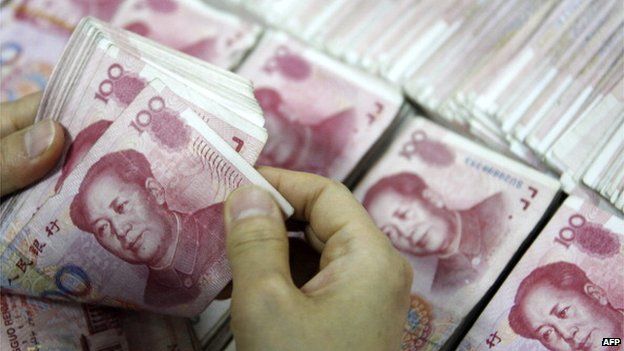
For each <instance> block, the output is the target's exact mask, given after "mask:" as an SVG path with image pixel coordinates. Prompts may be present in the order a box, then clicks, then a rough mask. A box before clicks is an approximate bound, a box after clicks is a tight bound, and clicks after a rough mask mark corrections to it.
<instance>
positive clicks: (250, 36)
mask: <svg viewBox="0 0 624 351" xmlns="http://www.w3.org/2000/svg"><path fill="white" fill-rule="evenodd" d="M165 23H166V25H163V24H165ZM111 24H112V25H114V26H117V27H120V28H124V29H127V30H129V31H132V32H135V33H137V34H140V35H142V36H144V37H147V38H150V39H153V40H154V41H157V42H159V43H161V44H164V45H166V46H168V47H171V48H174V49H176V50H180V51H181V52H184V53H186V54H189V55H191V56H195V57H197V58H200V59H202V60H205V61H207V62H210V63H212V64H215V65H217V66H220V67H224V68H233V67H234V66H236V65H237V64H238V63H239V62H240V60H241V58H242V57H243V55H245V53H246V52H247V50H249V49H250V48H251V47H252V46H253V45H254V44H255V42H256V39H257V37H258V35H259V34H260V26H258V25H255V24H252V23H249V22H246V21H244V20H242V19H239V18H237V17H234V16H233V15H230V14H228V13H225V12H222V11H218V10H215V9H213V8H211V7H209V6H207V5H206V4H205V3H203V2H201V1H198V0H184V1H180V0H166V1H146V0H127V1H124V3H123V4H122V6H121V7H120V8H119V10H118V11H117V12H116V14H115V16H114V17H113V18H112V20H111Z"/></svg>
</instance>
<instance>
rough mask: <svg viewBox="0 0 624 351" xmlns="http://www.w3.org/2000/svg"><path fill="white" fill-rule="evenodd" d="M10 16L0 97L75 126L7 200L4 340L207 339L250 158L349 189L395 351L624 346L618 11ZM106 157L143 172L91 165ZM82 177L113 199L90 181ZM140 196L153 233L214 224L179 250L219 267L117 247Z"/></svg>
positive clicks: (132, 0) (88, 2)
mask: <svg viewBox="0 0 624 351" xmlns="http://www.w3.org/2000/svg"><path fill="white" fill-rule="evenodd" d="M87 15H90V16H93V17H96V18H98V19H100V20H102V21H104V22H108V23H110V24H111V25H110V26H109V25H107V24H104V23H102V22H99V21H97V20H94V19H90V20H88V21H86V22H82V23H81V24H80V25H78V24H79V22H80V19H81V18H82V17H83V16H87ZM0 20H1V26H2V27H1V28H2V30H1V31H0V40H1V42H2V46H1V51H2V61H1V62H0V66H1V69H2V81H1V82H0V93H1V99H2V101H5V100H14V99H17V98H19V97H20V96H23V95H24V94H27V93H29V92H32V91H36V90H42V89H43V87H45V86H46V85H49V89H47V90H46V93H45V94H44V98H43V102H42V107H41V110H40V113H39V116H38V118H43V117H51V118H55V119H57V120H59V121H60V122H61V123H62V124H63V125H64V126H65V127H66V128H67V132H68V134H69V137H70V138H71V140H72V141H73V143H72V144H71V146H70V147H69V150H68V151H67V154H66V156H65V157H64V159H63V162H62V164H61V165H60V166H59V169H57V170H55V171H54V172H53V173H52V174H51V175H50V176H49V177H48V178H46V179H45V180H44V181H43V182H41V183H39V184H37V185H36V186H34V187H32V188H31V189H30V190H29V191H26V192H23V193H20V194H17V195H16V196H14V197H11V198H7V199H3V203H2V208H1V210H2V222H1V223H0V225H1V227H0V228H1V232H0V233H1V235H0V236H1V238H2V241H1V245H2V246H1V249H2V257H1V260H2V261H1V262H2V270H3V271H2V281H1V283H2V289H3V290H2V305H1V308H2V314H3V318H4V316H7V317H6V318H4V325H3V327H2V328H1V330H0V332H2V337H1V338H0V340H2V341H1V342H0V344H1V345H2V349H4V348H7V349H10V347H13V345H17V344H15V343H18V344H19V345H23V346H22V349H23V348H26V347H29V346H30V347H35V346H37V347H40V348H41V349H46V347H48V349H49V348H52V349H54V347H56V345H62V346H63V347H65V349H79V348H80V347H82V348H83V349H128V350H135V349H137V350H142V349H150V350H151V349H155V350H159V349H160V348H162V349H179V350H194V349H196V348H198V347H200V348H202V349H204V350H222V349H223V348H224V347H226V345H227V344H228V342H229V341H230V339H231V331H230V329H229V325H228V323H229V310H230V308H229V300H218V299H217V300H214V301H212V302H210V301H211V300H212V299H213V298H214V296H215V295H216V294H217V293H218V292H219V291H220V290H221V288H222V287H223V286H224V285H225V284H226V283H227V282H228V281H229V271H228V268H227V262H225V261H224V257H223V255H222V254H223V246H222V245H223V242H222V239H223V237H222V235H223V233H222V231H219V230H217V229H215V228H214V227H213V225H216V224H214V223H219V222H220V220H221V219H220V217H219V206H218V203H220V202H221V201H222V200H223V199H224V198H225V196H227V194H228V193H229V192H230V191H231V190H232V189H234V188H235V187H236V186H238V185H242V184H244V183H249V182H252V183H257V184H261V185H264V186H267V184H266V183H265V182H264V181H263V180H262V179H261V177H259V176H258V174H257V173H255V171H254V170H253V168H251V166H250V165H253V164H260V165H272V166H276V167H282V168H288V169H294V170H302V171H307V172H313V173H317V174H320V175H324V176H327V177H330V178H333V179H336V180H339V181H342V182H344V183H345V184H347V185H348V186H350V187H351V188H352V190H353V191H354V193H355V195H356V197H357V198H358V199H359V200H360V201H361V202H362V204H363V205H364V206H365V208H366V209H367V210H368V211H369V212H370V214H371V217H372V218H373V220H374V221H375V223H377V225H378V226H379V227H380V229H381V231H382V232H383V233H385V234H386V235H387V236H388V237H389V238H390V240H391V241H392V243H393V244H394V245H395V247H396V248H397V249H398V250H399V251H400V252H401V253H402V254H403V255H405V257H406V258H407V259H408V261H409V262H410V263H411V265H412V267H413V269H414V276H415V277H416V279H414V283H413V285H412V289H411V306H410V310H409V313H408V316H407V322H406V324H405V326H404V335H403V337H402V340H401V348H402V350H427V351H433V350H456V349H461V350H463V351H466V350H518V351H520V350H593V349H595V350H598V349H603V348H602V341H603V338H605V339H609V338H620V339H621V338H624V329H623V327H624V317H623V316H624V315H623V314H621V310H622V309H623V308H624V296H623V295H622V291H624V276H622V273H621V271H622V267H623V266H624V255H623V254H622V253H623V252H624V246H623V245H624V228H623V223H624V222H622V212H621V209H622V201H623V199H624V198H623V195H622V193H623V190H624V189H623V187H624V173H623V172H624V168H623V167H624V158H623V157H622V155H624V152H622V151H624V138H623V137H622V135H624V129H623V128H624V81H623V77H624V61H623V60H622V57H623V55H624V44H623V43H624V9H623V7H622V2H621V1H615V0H606V1H597V0H594V1H579V0H548V1H536V0H531V1H516V0H514V1H503V0H492V1H477V0H462V1H451V0H443V1H432V0H399V1H396V0H382V1H370V0H349V1H346V0H339V1H325V0H322V1H314V2H300V1H292V0H281V1H264V0H262V1H247V0H207V1H205V2H201V1H199V0H110V1H93V0H55V1H48V0H12V1H8V2H7V1H5V2H3V3H2V6H1V7H0ZM164 24H166V25H164ZM77 25H78V27H76V26H77ZM74 28H76V30H75V33H74V36H73V37H71V39H70V35H71V33H72V30H73V29H74ZM122 29H125V30H126V31H123V30H122ZM283 30H284V31H283ZM129 32H133V33H135V34H137V35H141V36H142V37H147V38H151V39H153V40H155V41H157V42H159V43H160V44H163V45H164V46H162V45H158V44H155V43H152V42H149V41H147V40H146V39H144V38H142V37H139V36H137V35H134V34H132V33H129ZM65 46H67V48H66V49H65V54H64V55H61V54H62V52H63V49H64V48H65ZM172 49H173V50H172ZM176 50H177V51H176ZM178 51H179V52H178ZM180 52H182V53H185V54H188V55H190V56H194V57H195V59H193V58H191V57H188V56H186V55H183V54H181V53H180ZM57 62H58V63H57ZM206 62H210V63H212V64H214V65H217V66H219V67H222V68H226V69H230V70H233V71H234V72H236V73H237V74H238V75H240V76H242V77H244V79H243V78H240V77H238V76H236V75H233V74H231V73H227V72H225V71H222V70H219V69H217V68H215V67H214V66H212V65H208V64H206ZM53 67H56V68H55V69H54V72H55V73H54V74H53V75H51V74H52V70H53ZM249 81H251V82H252V83H253V87H252V85H251V84H250V82H249ZM404 94H406V96H405V97H404ZM254 98H255V99H254ZM414 102H415V103H416V104H417V106H418V107H419V108H421V109H420V111H416V112H414V111H415V109H414V108H413V107H411V105H412V104H410V103H414ZM416 110H418V108H417V109H416ZM423 112H424V113H425V114H427V116H428V118H424V117H417V116H416V115H417V114H422V113H423ZM265 120H266V123H265ZM163 122H166V125H164V124H162V123H163ZM460 134H463V135H460ZM475 141H476V142H475ZM484 144H485V146H484ZM128 149H132V150H135V151H137V153H138V154H143V156H144V157H140V156H137V154H136V153H134V152H129V153H128V152H124V151H126V150H128ZM115 154H119V155H122V154H123V156H122V157H116V156H110V155H115ZM102 159H104V160H106V161H105V162H106V164H104V165H102V166H97V164H98V162H100V160H102ZM139 159H143V161H140V160H139ZM235 159H236V160H235ZM122 160H123V161H122ZM219 160H222V161H223V162H221V163H219V162H220V161H219ZM122 163H130V164H132V165H133V169H135V170H136V171H137V172H139V173H141V174H142V176H141V179H143V180H145V179H146V178H149V179H151V180H150V182H149V184H150V186H149V187H145V190H142V189H141V190H140V191H139V190H136V189H133V187H132V185H133V184H125V183H126V182H129V183H133V182H132V181H130V180H131V179H133V178H132V177H128V176H126V175H123V176H119V177H115V176H111V177H104V180H105V182H104V184H101V182H102V180H99V181H98V178H101V177H98V176H97V174H98V173H100V172H104V173H105V174H106V173H115V172H112V171H111V172H105V171H108V170H110V169H119V170H122V169H123V167H122V166H121V164H122ZM145 164H147V167H145V166H144V165H145ZM141 165H143V166H141ZM92 169H93V170H92ZM98 169H99V170H98ZM130 173H133V172H130ZM145 174H147V176H145ZM107 178H108V179H107ZM557 178H559V180H557ZM239 180H240V182H239ZM83 183H84V184H83ZM93 183H95V184H96V185H97V184H98V183H100V186H101V187H102V188H103V189H106V191H103V192H101V193H102V195H104V194H105V195H106V196H107V198H95V197H93V196H86V195H84V194H89V188H90V187H93V185H92V184H93ZM144 183H147V182H144ZM120 184H122V186H121V187H120V186H119V185H120ZM589 188H591V189H595V192H594V191H589V190H588V189H589ZM561 190H563V191H565V192H566V193H568V194H574V195H576V196H571V197H568V198H567V199H565V201H564V202H563V203H562V198H563V197H565V196H566V195H565V194H563V193H562V192H561ZM133 191H136V194H137V198H139V199H142V198H148V199H153V201H155V203H154V202H153V201H148V202H147V203H148V204H149V206H142V205H141V208H142V209H144V210H145V211H143V214H142V217H141V218H142V219H141V221H140V225H141V226H145V228H146V230H149V231H151V232H154V233H159V236H158V238H159V239H158V240H156V241H155V243H163V242H169V241H168V240H170V238H169V237H168V236H167V235H166V234H167V233H165V232H167V231H162V230H160V229H159V227H162V225H165V226H166V223H164V221H162V220H160V219H159V218H160V217H162V218H168V216H169V215H170V214H173V215H174V217H175V218H179V219H181V222H176V227H177V228H181V229H183V230H182V232H190V234H189V233H186V234H185V235H195V234H194V233H198V232H202V233H207V234H203V235H207V237H208V238H211V240H213V241H211V242H212V243H214V245H216V246H214V245H213V246H212V247H208V249H207V247H206V246H205V243H202V242H196V245H184V243H183V241H184V240H181V241H180V242H181V243H182V244H181V246H179V247H180V248H181V249H182V250H183V251H184V254H183V255H181V256H177V254H175V253H174V255H173V256H174V258H175V257H179V258H180V259H181V258H183V257H185V258H186V259H188V258H189V257H191V258H193V257H196V253H197V252H199V250H201V251H208V252H210V258H208V261H210V264H209V266H210V267H211V268H207V270H205V271H202V272H203V273H201V274H200V273H199V271H197V270H195V268H194V267H191V266H192V265H189V264H188V262H186V260H180V261H178V260H177V259H175V260H174V261H175V262H176V263H177V264H176V265H175V267H174V270H175V272H173V275H172V274H171V273H172V272H171V271H170V270H169V271H168V272H162V271H160V270H155V269H153V267H151V266H150V265H149V264H146V263H145V262H146V258H147V257H154V255H156V256H159V255H157V254H158V253H159V252H158V251H159V250H158V249H157V247H156V246H158V245H155V246H154V245H153V244H154V243H149V242H148V240H145V239H142V238H139V236H140V235H139V236H135V235H130V236H128V238H129V239H136V242H135V241H133V242H127V244H128V245H129V246H128V248H131V247H130V246H132V248H134V249H136V248H139V247H140V248H143V249H141V250H123V249H124V246H123V245H121V246H116V244H115V243H114V242H111V241H110V240H107V236H106V234H107V233H109V232H110V231H111V229H114V225H115V223H116V221H123V220H124V217H125V216H124V213H125V211H128V209H130V208H137V207H136V206H139V205H135V204H131V203H130V202H129V203H127V204H126V203H124V202H123V200H124V196H123V195H124V194H125V195H127V194H134V193H133ZM81 194H82V195H81ZM597 194H599V196H597ZM139 195H141V196H139ZM113 196H114V197H115V198H113ZM276 196H277V195H276ZM117 198H118V199H117ZM126 198H127V196H126ZM75 199H78V200H75ZM87 200H88V201H87ZM109 200H116V202H115V203H114V205H115V206H112V207H110V209H111V210H112V211H108V213H105V212H104V213H100V216H102V217H104V218H107V216H110V221H108V224H107V223H106V222H107V221H104V223H102V227H101V228H98V230H93V228H90V226H91V224H90V223H87V222H86V221H85V218H89V217H88V216H89V213H90V211H89V209H90V208H94V207H98V205H101V204H107V205H108V204H111V201H109ZM128 201H129V200H128ZM107 202H108V203H107ZM129 205H130V206H129ZM282 205H283V207H284V210H285V211H288V209H289V208H288V205H287V204H286V203H283V204H282ZM163 207H164V208H166V210H167V212H166V213H164V214H162V215H161V213H162V211H161V212H158V211H157V210H158V209H159V208H160V210H163ZM616 207H617V208H619V210H618V209H617V208H616ZM151 209H154V211H152V210H151ZM148 210H149V211H148ZM160 210H159V211H160ZM154 213H156V214H157V215H156V216H153V215H152V214H154ZM167 213H168V214H167ZM553 214H554V216H553ZM204 219H205V223H211V224H210V225H204V226H201V225H199V226H196V227H195V228H197V229H193V228H190V229H189V228H187V227H186V225H190V226H191V227H192V226H193V225H192V224H188V223H189V222H190V223H193V222H195V223H203V220H204ZM165 222H166V221H165ZM119 223H123V222H119ZM546 223H548V225H547V226H546V227H544V225H546ZM97 224H98V223H97V222H96V223H94V224H93V225H97ZM161 224H162V225H161ZM137 225H138V222H137ZM217 226H219V225H217ZM219 228H220V227H219ZM161 234H162V235H161ZM292 234H294V235H297V234H296V233H292ZM139 239H140V240H139ZM185 240H186V239H185ZM132 251H134V252H136V254H134V253H132V254H131V252H132ZM150 262H151V260H150ZM572 266H574V267H576V268H574V267H572ZM542 267H543V268H542ZM532 272H538V273H535V274H533V273H532ZM552 272H556V274H554V273H552ZM162 273H165V274H162ZM198 275H201V277H198ZM555 275H556V276H557V277H554V276H555ZM175 277H177V278H175ZM186 278H189V279H190V280H189V279H186ZM543 281H548V283H544V284H541V283H540V282H543ZM558 281H560V283H557V282H558ZM197 282H199V284H197ZM538 283H540V284H541V285H540V284H538ZM163 284H164V285H163ZM171 284H174V285H175V286H177V287H176V289H177V290H180V291H183V292H184V296H174V295H169V293H170V292H171V286H172V285H171ZM154 287H157V288H154ZM529 287H537V288H536V289H532V288H531V289H529ZM24 295H30V296H31V297H23V296H24ZM167 295H168V296H167ZM32 296H34V297H32ZM172 296H173V297H172ZM42 298H48V299H45V300H43V299H42ZM49 298H52V299H56V300H59V299H60V300H62V301H64V302H56V301H51V300H49ZM181 301H182V302H181ZM68 302H70V303H68ZM76 302H82V304H76ZM93 304H96V305H97V307H95V305H93ZM104 305H107V307H104ZM108 306H115V307H108ZM120 307H121V308H123V309H119V308H120ZM129 309H139V310H144V311H145V312H137V311H130V310H129ZM154 313H159V314H154ZM163 314H166V315H170V316H165V315H163ZM186 316H190V317H191V318H185V317H186ZM598 316H604V318H602V317H601V318H598ZM59 318H67V321H68V322H66V324H64V325H62V327H60V326H59V324H58V319H59ZM7 320H8V321H9V322H7ZM98 325H99V326H100V327H98ZM104 325H105V326H104ZM189 325H191V328H190V329H189V328H188V326H189ZM139 333H140V335H141V336H142V340H130V339H135V336H136V335H138V334H139ZM284 337H292V336H284ZM106 340H110V343H109V344H107V343H106ZM609 340H610V339H609ZM12 343H13V344H12ZM48 345H51V346H48ZM85 345H87V346H85ZM117 345H120V346H117ZM63 347H61V346H59V347H56V349H63ZM234 347H235V346H233V345H230V346H229V347H228V348H227V350H230V349H232V348H234ZM605 349H607V350H609V348H605ZM612 349H613V350H617V348H612Z"/></svg>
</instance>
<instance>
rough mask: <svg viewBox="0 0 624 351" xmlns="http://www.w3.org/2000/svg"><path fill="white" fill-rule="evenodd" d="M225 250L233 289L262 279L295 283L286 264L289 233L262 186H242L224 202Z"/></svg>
mask: <svg viewBox="0 0 624 351" xmlns="http://www.w3.org/2000/svg"><path fill="white" fill-rule="evenodd" d="M225 227H226V231H227V240H226V243H227V254H228V258H229V260H230V266H231V268H232V279H233V281H234V289H235V290H236V289H240V290H243V291H246V290H251V289H253V288H254V287H258V286H262V284H263V283H266V282H267V281H271V283H277V284H280V285H281V286H283V287H291V286H292V287H294V285H293V283H292V280H291V279H290V268H289V266H288V237H287V235H286V228H285V227H284V219H283V218H282V214H281V212H280V209H279V207H278V206H277V204H276V203H275V201H274V200H273V198H272V197H271V195H270V194H269V193H267V192H266V191H265V190H263V189H261V188H259V187H256V186H244V187H241V188H239V189H237V190H236V191H234V192H233V193H232V194H230V196H229V197H228V199H227V201H226V205H225Z"/></svg>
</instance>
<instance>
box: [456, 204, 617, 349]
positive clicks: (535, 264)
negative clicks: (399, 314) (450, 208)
mask: <svg viewBox="0 0 624 351" xmlns="http://www.w3.org/2000/svg"><path fill="white" fill-rule="evenodd" d="M622 267H624V221H622V219H621V218H618V217H617V216H615V215H613V214H611V213H608V212H604V211H602V210H600V209H598V208H596V207H594V206H593V205H591V204H590V203H588V202H585V201H583V200H582V199H580V198H577V197H569V198H568V199H566V201H565V202H564V203H563V205H562V206H561V207H560V208H559V210H558V211H557V213H556V214H555V215H554V216H553V218H552V219H551V220H550V222H549V223H548V225H547V226H546V227H545V228H544V230H543V231H542V232H541V233H540V235H539V237H538V238H537V240H535V242H534V243H533V244H532V245H531V247H530V248H529V250H528V251H527V252H526V254H524V256H523V257H522V259H521V260H520V262H518V264H517V265H516V266H515V267H514V269H513V271H512V272H511V274H510V275H509V276H508V277H507V278H506V279H505V282H504V283H503V285H502V286H501V287H500V289H499V290H498V292H497V293H496V295H495V296H494V297H493V298H492V300H491V301H490V302H489V304H488V305H487V307H486V308H485V309H484V310H483V312H482V313H481V315H480V316H479V318H478V320H477V321H476V322H475V324H474V325H473V327H472V329H470V331H469V332H468V334H467V335H466V336H465V338H464V340H463V341H462V343H461V346H460V349H461V350H464V351H467V350H471V351H472V350H488V351H492V350H493V351H496V350H506V351H528V350H531V351H533V350H535V351H538V350H551V351H564V350H575V351H593V350H611V351H615V350H621V349H622V344H621V341H620V343H619V344H617V340H618V339H619V340H621V339H622V338H624V313H623V312H622V311H623V308H624V270H623V269H622Z"/></svg>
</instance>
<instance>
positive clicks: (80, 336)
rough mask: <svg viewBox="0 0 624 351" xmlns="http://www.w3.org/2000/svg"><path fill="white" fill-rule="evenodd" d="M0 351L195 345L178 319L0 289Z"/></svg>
mask: <svg viewBox="0 0 624 351" xmlns="http://www.w3.org/2000/svg"><path fill="white" fill-rule="evenodd" d="M0 310H1V312H2V326H1V327H0V329H1V332H2V338H0V345H1V346H2V349H3V350H119V351H153V350H156V351H158V350H160V351H171V350H180V351H191V350H196V349H197V348H196V344H195V340H194V336H193V334H192V332H191V330H190V329H189V322H188V320H186V319H184V318H179V317H171V316H164V315H158V314H154V313H147V312H132V311H125V310H120V309H114V308H110V307H102V306H94V305H84V304H83V305H78V304H71V303H64V302H53V301H50V300H43V299H35V298H30V297H25V296H19V295H12V294H10V293H7V292H4V291H3V292H2V293H0Z"/></svg>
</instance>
